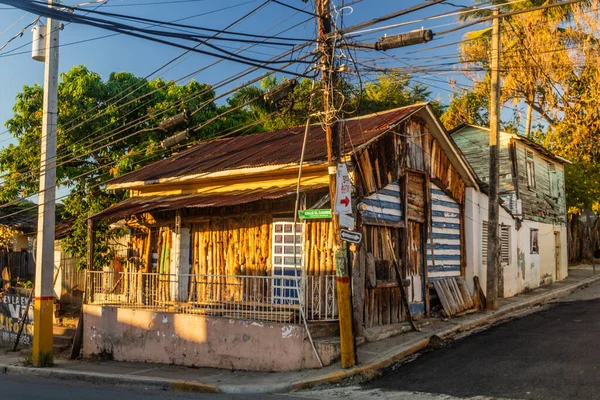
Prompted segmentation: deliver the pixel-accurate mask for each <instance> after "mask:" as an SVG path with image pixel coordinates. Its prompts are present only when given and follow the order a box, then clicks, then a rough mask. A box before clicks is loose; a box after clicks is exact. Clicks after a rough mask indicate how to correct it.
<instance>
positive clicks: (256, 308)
mask: <svg viewBox="0 0 600 400" xmlns="http://www.w3.org/2000/svg"><path fill="white" fill-rule="evenodd" d="M86 281H87V282H86V284H87V288H88V290H87V292H86V298H85V304H88V305H96V306H103V307H118V308H128V309H143V310H151V311H155V312H173V313H177V314H188V315H205V316H210V317H221V318H234V319H243V320H248V321H261V322H281V323H289V324H296V325H300V324H303V323H304V320H306V321H337V317H338V313H337V300H336V289H335V275H324V276H306V275H305V276H301V275H298V276H244V275H207V274H180V275H172V274H160V273H143V272H114V271H86Z"/></svg>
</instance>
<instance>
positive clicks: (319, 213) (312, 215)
mask: <svg viewBox="0 0 600 400" xmlns="http://www.w3.org/2000/svg"><path fill="white" fill-rule="evenodd" d="M298 218H300V219H323V218H331V208H324V209H320V210H298Z"/></svg>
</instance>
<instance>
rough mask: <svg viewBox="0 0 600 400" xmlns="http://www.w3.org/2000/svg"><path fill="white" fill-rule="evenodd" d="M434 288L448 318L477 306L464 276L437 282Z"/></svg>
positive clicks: (434, 283)
mask: <svg viewBox="0 0 600 400" xmlns="http://www.w3.org/2000/svg"><path fill="white" fill-rule="evenodd" d="M433 287H434V288H435V291H436V292H437V294H438V297H439V298H440V302H441V303H442V307H444V311H445V312H446V314H447V315H448V316H453V315H456V314H458V313H461V312H463V311H466V310H470V309H472V308H473V307H474V306H475V303H474V301H473V298H472V297H471V294H470V293H469V290H468V289H467V285H466V283H465V281H464V279H463V277H462V276H455V277H449V278H445V279H438V280H435V281H434V282H433Z"/></svg>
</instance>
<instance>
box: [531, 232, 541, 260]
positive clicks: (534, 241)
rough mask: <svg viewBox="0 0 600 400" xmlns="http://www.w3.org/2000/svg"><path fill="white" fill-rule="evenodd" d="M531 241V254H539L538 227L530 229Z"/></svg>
mask: <svg viewBox="0 0 600 400" xmlns="http://www.w3.org/2000/svg"><path fill="white" fill-rule="evenodd" d="M529 243H530V245H531V246H530V247H531V254H539V252H540V245H539V241H538V230H537V229H530V230H529Z"/></svg>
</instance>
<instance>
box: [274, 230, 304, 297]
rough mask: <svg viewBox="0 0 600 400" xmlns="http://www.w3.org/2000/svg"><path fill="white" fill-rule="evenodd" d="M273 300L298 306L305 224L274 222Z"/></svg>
mask: <svg viewBox="0 0 600 400" xmlns="http://www.w3.org/2000/svg"><path fill="white" fill-rule="evenodd" d="M272 254H273V256H272V257H273V259H272V263H273V300H274V301H275V302H276V303H280V304H298V303H299V302H300V298H299V295H300V293H299V287H300V286H299V285H300V283H301V281H302V266H303V257H304V224H303V223H297V224H296V231H295V232H294V222H293V221H275V222H273V252H272Z"/></svg>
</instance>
